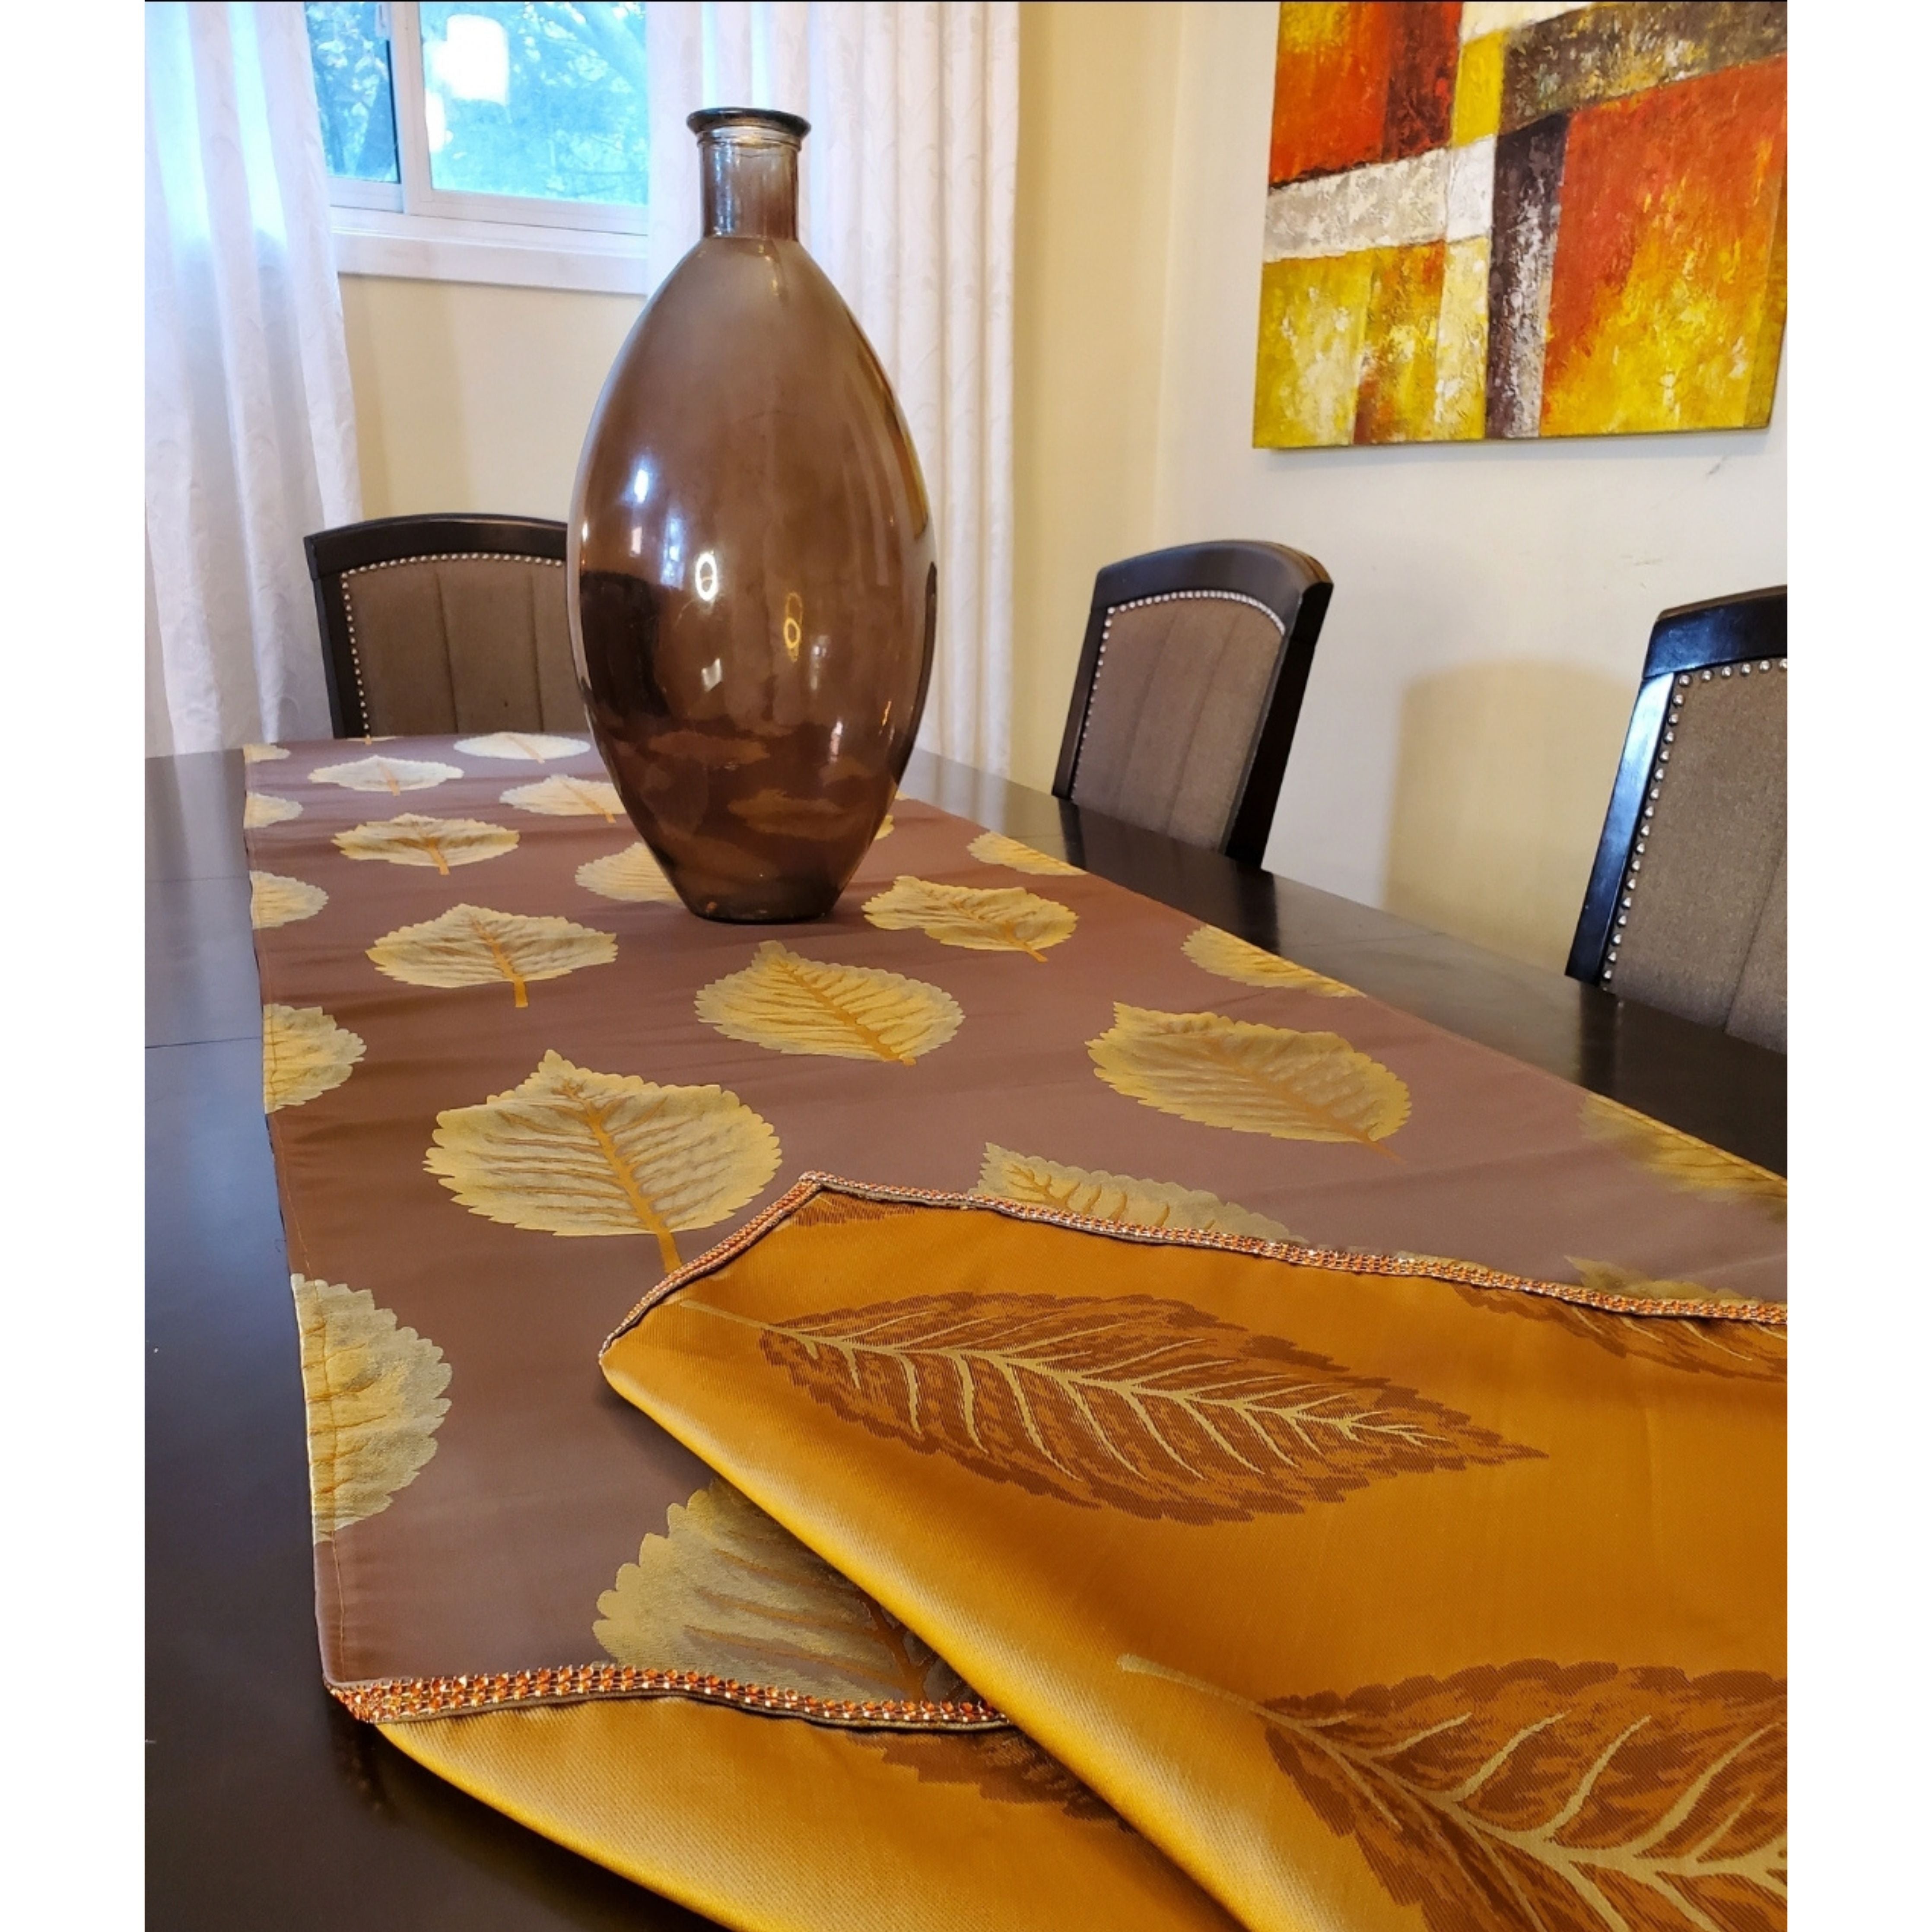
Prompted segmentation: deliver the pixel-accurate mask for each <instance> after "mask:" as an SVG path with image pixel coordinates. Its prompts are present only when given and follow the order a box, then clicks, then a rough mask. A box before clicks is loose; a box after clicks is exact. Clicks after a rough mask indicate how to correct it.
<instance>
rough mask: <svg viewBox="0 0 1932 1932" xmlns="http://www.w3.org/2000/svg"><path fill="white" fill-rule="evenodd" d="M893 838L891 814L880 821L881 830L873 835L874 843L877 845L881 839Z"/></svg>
mask: <svg viewBox="0 0 1932 1932" xmlns="http://www.w3.org/2000/svg"><path fill="white" fill-rule="evenodd" d="M891 836H892V814H891V813H890V812H887V813H886V815H885V817H883V818H882V819H880V820H879V829H878V830H877V831H876V832H874V833H873V834H872V843H873V844H874V845H876V844H877V843H878V842H879V841H880V839H881V838H890V837H891Z"/></svg>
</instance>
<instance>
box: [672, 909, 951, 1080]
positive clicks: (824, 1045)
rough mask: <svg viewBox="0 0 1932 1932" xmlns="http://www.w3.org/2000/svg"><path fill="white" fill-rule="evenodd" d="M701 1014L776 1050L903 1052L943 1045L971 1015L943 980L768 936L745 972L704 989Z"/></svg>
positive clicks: (905, 1056)
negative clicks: (809, 952) (852, 962)
mask: <svg viewBox="0 0 1932 1932" xmlns="http://www.w3.org/2000/svg"><path fill="white" fill-rule="evenodd" d="M697 1016H698V1018H699V1019H701V1020H703V1022H704V1023H705V1024H706V1025H707V1026H713V1027H715V1028H717V1029H718V1031H719V1032H720V1033H721V1034H723V1035H724V1037H725V1038H726V1039H727V1040H744V1041H746V1042H748V1043H749V1044H750V1045H751V1046H767V1047H769V1048H770V1049H772V1052H775V1053H823V1054H829V1055H832V1057H833V1058H836V1059H840V1060H895V1061H898V1062H899V1064H901V1066H905V1067H910V1066H911V1065H912V1064H913V1062H914V1061H916V1060H917V1059H918V1058H919V1055H921V1054H922V1053H930V1052H932V1050H933V1049H934V1048H935V1047H940V1046H944V1045H945V1044H946V1043H947V1041H948V1040H950V1039H951V1038H952V1037H953V1035H954V1034H956V1033H957V1032H958V1031H959V1023H960V1021H961V1020H962V1019H963V1018H964V1017H965V1016H964V1015H962V1013H961V1012H960V1010H959V1001H957V1000H956V999H954V998H953V995H951V994H950V993H949V992H946V991H945V990H944V989H943V988H941V987H938V986H928V985H927V984H926V982H925V981H924V980H908V979H907V978H906V977H904V975H903V974H898V973H886V972H881V971H879V970H878V969H877V968H874V967H870V966H840V965H835V964H833V963H832V962H830V961H828V960H823V959H805V958H803V957H802V956H800V955H799V954H798V953H794V952H793V951H792V950H790V948H789V947H785V946H781V945H780V944H779V943H778V941H776V940H775V939H768V940H766V941H765V943H764V944H763V945H762V946H760V947H759V948H758V950H757V953H755V954H754V955H753V956H752V959H751V965H748V966H747V967H745V968H744V970H743V971H742V972H737V973H731V974H727V975H726V976H725V977H724V978H723V979H721V980H713V981H712V983H711V984H710V985H709V986H706V987H705V988H703V989H702V991H700V993H699V994H698V995H697Z"/></svg>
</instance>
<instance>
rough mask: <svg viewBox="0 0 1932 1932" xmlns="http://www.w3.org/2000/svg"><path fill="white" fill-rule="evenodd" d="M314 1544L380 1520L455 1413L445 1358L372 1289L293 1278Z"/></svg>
mask: <svg viewBox="0 0 1932 1932" xmlns="http://www.w3.org/2000/svg"><path fill="white" fill-rule="evenodd" d="M290 1280H291V1282H292V1283H293V1286H294V1289H295V1297H296V1326H297V1327H298V1328H299V1329H300V1330H301V1331H302V1392H303V1394H305V1397H307V1398H308V1482H309V1495H310V1499H311V1502H312V1504H313V1505H314V1516H315V1540H316V1541H317V1542H318V1543H329V1542H332V1541H334V1539H335V1536H336V1535H337V1533H338V1532H339V1531H341V1530H344V1529H347V1528H348V1527H349V1526H350V1524H351V1523H360V1522H361V1521H362V1520H363V1518H364V1517H371V1516H380V1514H382V1513H383V1511H384V1510H386V1509H387V1508H389V1499H390V1498H391V1497H392V1496H394V1495H395V1493H396V1492H397V1491H398V1490H403V1489H407V1488H408V1487H409V1486H410V1484H412V1483H413V1482H414V1481H416V1477H417V1476H418V1475H419V1473H420V1472H421V1471H422V1467H423V1466H424V1464H425V1463H427V1462H428V1460H429V1459H430V1458H431V1457H432V1456H434V1454H436V1442H435V1440H434V1439H435V1436H436V1432H437V1430H438V1429H440V1427H442V1426H443V1418H444V1417H445V1416H446V1415H448V1414H449V1401H448V1400H447V1399H446V1397H445V1396H444V1394H443V1391H444V1390H445V1389H446V1388H448V1387H449V1364H447V1363H446V1362H445V1361H444V1360H443V1351H442V1350H441V1349H439V1348H438V1347H437V1346H436V1344H435V1343H433V1342H427V1341H425V1340H424V1339H423V1338H422V1336H420V1335H419V1334H417V1333H416V1331H415V1330H414V1329H413V1328H401V1327H399V1326H398V1325H397V1322H396V1318H395V1316H394V1315H392V1314H391V1313H390V1312H389V1310H388V1309H386V1308H380V1307H377V1304H376V1299H375V1298H374V1296H373V1295H370V1294H368V1293H367V1292H365V1291H362V1290H360V1289H351V1288H343V1287H339V1286H337V1285H335V1283H332V1282H326V1281H313V1280H310V1279H309V1277H308V1276H306V1275H294V1276H292V1277H290Z"/></svg>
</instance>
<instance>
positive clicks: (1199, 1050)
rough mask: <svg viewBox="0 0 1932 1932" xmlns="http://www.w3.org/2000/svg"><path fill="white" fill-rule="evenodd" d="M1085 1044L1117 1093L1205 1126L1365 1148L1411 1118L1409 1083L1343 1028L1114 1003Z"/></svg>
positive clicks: (1285, 1138)
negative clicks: (1299, 1028) (1305, 1028)
mask: <svg viewBox="0 0 1932 1932" xmlns="http://www.w3.org/2000/svg"><path fill="white" fill-rule="evenodd" d="M1087 1050H1088V1052H1089V1053H1090V1054H1091V1055H1092V1056H1093V1059H1094V1067H1095V1069H1096V1070H1097V1072H1098V1073H1099V1075H1100V1078H1101V1079H1103V1080H1104V1081H1105V1082H1106V1083H1107V1085H1109V1087H1111V1088H1113V1089H1114V1091H1115V1092H1116V1093H1118V1094H1126V1095H1127V1097H1128V1098H1129V1099H1130V1100H1139V1101H1140V1102H1141V1103H1142V1104H1143V1105H1145V1106H1149V1107H1154V1108H1156V1109H1159V1111H1160V1112H1162V1113H1163V1114H1175V1115H1179V1117H1180V1118H1181V1119H1182V1120H1184V1121H1197V1122H1199V1124H1201V1125H1202V1126H1203V1127H1232V1129H1233V1130H1235V1132H1236V1133H1244V1134H1271V1135H1272V1136H1274V1138H1275V1139H1277V1140H1283V1141H1352V1142H1355V1144H1356V1145H1358V1146H1359V1147H1365V1148H1373V1147H1374V1146H1375V1145H1376V1142H1379V1141H1384V1140H1386V1139H1388V1137H1389V1136H1390V1135H1391V1134H1392V1133H1394V1132H1395V1131H1396V1130H1397V1128H1399V1127H1400V1126H1401V1125H1402V1124H1403V1122H1404V1121H1406V1120H1407V1119H1408V1118H1409V1089H1408V1088H1407V1087H1406V1086H1405V1085H1403V1082H1401V1080H1400V1079H1398V1078H1397V1076H1396V1075H1394V1073H1391V1071H1390V1070H1388V1068H1387V1067H1385V1066H1383V1065H1382V1064H1381V1062H1380V1061H1375V1060H1371V1059H1370V1058H1369V1056H1368V1055H1367V1054H1366V1053H1358V1052H1356V1051H1355V1049H1354V1048H1353V1047H1352V1046H1350V1045H1349V1043H1348V1042H1347V1041H1346V1040H1344V1039H1343V1037H1341V1035H1340V1034H1333V1033H1298V1032H1295V1031H1293V1030H1292V1028H1288V1027H1272V1026H1256V1025H1253V1024H1251V1023H1250V1022H1247V1021H1245V1020H1232V1019H1227V1018H1226V1017H1225V1016H1223V1015H1222V1014H1220V1013H1152V1012H1150V1011H1148V1010H1147V1009H1146V1008H1145V1007H1128V1006H1116V1007H1115V1009H1114V1024H1113V1025H1112V1027H1110V1028H1109V1029H1108V1030H1107V1031H1106V1032H1105V1033H1103V1034H1101V1035H1100V1037H1099V1038H1098V1039H1097V1040H1089V1041H1088V1043H1087ZM1378 1151H1386V1150H1378Z"/></svg>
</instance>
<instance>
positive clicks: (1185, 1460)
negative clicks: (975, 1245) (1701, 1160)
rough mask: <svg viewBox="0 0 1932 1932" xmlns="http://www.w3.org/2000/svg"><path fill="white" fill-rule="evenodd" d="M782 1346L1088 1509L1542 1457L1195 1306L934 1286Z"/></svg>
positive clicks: (1273, 1497)
mask: <svg viewBox="0 0 1932 1932" xmlns="http://www.w3.org/2000/svg"><path fill="white" fill-rule="evenodd" d="M670 1305H671V1306H672V1307H677V1308H682V1309H687V1310H690V1311H691V1313H694V1314H702V1315H706V1316H716V1317H719V1318H721V1319H724V1320H726V1321H730V1322H742V1323H743V1324H744V1325H745V1326H747V1327H749V1328H755V1329H757V1331H759V1334H758V1341H759V1346H760V1349H762V1351H763V1354H764V1355H765V1358H766V1360H767V1361H769V1362H771V1363H772V1364H773V1365H774V1366H775V1367H778V1368H781V1369H782V1370H784V1372H785V1373H786V1374H787V1376H790V1379H791V1380H792V1381H793V1383H795V1384H796V1385H797V1386H798V1387H799V1388H802V1389H803V1390H804V1391H805V1393H806V1394H808V1395H809V1396H811V1398H812V1399H813V1400H814V1401H816V1402H820V1403H824V1404H825V1405H826V1407H828V1408H829V1409H831V1410H832V1411H833V1412H834V1413H835V1414H836V1415H838V1416H840V1417H841V1418H843V1419H844V1420H845V1421H847V1422H856V1423H857V1424H859V1425H860V1427H862V1428H865V1429H866V1430H869V1431H870V1432H871V1433H872V1434H874V1435H875V1436H886V1437H888V1438H889V1439H892V1440H895V1441H897V1442H903V1443H904V1444H905V1445H907V1446H908V1447H909V1448H913V1449H916V1450H917V1451H919V1452H920V1453H921V1454H933V1453H934V1452H935V1451H937V1452H938V1453H941V1454H944V1455H947V1456H950V1457H952V1458H953V1460H954V1461H956V1462H957V1463H962V1464H964V1465H965V1467H966V1468H968V1469H971V1470H972V1471H973V1472H974V1473H975V1474H976V1475H981V1476H985V1477H988V1478H991V1479H992V1481H995V1482H1003V1483H1015V1484H1018V1485H1019V1487H1021V1488H1022V1489H1024V1490H1031V1492H1032V1493H1034V1495H1036V1496H1053V1497H1056V1498H1058V1499H1059V1500H1060V1501H1061V1502H1067V1503H1072V1504H1074V1505H1076V1506H1078V1507H1079V1508H1082V1509H1098V1508H1101V1507H1103V1505H1105V1506H1111V1507H1112V1508H1115V1509H1120V1510H1125V1511H1127V1512H1129V1513H1130V1514H1132V1515H1135V1516H1140V1517H1163V1518H1166V1519H1167V1520H1170V1521H1173V1522H1178V1523H1242V1522H1246V1521H1247V1520H1248V1519H1249V1518H1250V1517H1256V1516H1292V1515H1295V1514H1299V1513H1300V1512H1301V1511H1302V1510H1303V1509H1304V1508H1307V1505H1309V1504H1310V1503H1314V1502H1340V1501H1341V1500H1342V1499H1343V1498H1344V1497H1345V1496H1347V1495H1349V1493H1350V1492H1352V1491H1353V1490H1359V1489H1363V1488H1366V1487H1367V1485H1368V1484H1370V1483H1372V1482H1376V1481H1380V1480H1382V1478H1385V1477H1389V1476H1395V1475H1405V1474H1409V1473H1417V1474H1420V1473H1423V1472H1428V1471H1432V1470H1439V1469H1465V1468H1467V1467H1469V1466H1471V1465H1473V1464H1484V1463H1507V1462H1511V1461H1513V1460H1517V1458H1520V1457H1533V1456H1538V1455H1540V1454H1541V1451H1538V1450H1535V1449H1529V1448H1523V1447H1521V1446H1520V1445H1517V1444H1515V1443H1512V1442H1505V1441H1504V1440H1503V1439H1502V1437H1500V1436H1496V1435H1494V1434H1493V1433H1491V1432H1490V1430H1487V1429H1484V1428H1482V1427H1479V1426H1478V1424H1475V1422H1473V1421H1471V1420H1470V1418H1469V1417H1468V1416H1466V1415H1460V1414H1459V1413H1458V1412H1457V1411H1456V1410H1454V1409H1448V1408H1445V1407H1444V1406H1442V1405H1441V1404H1440V1403H1434V1402H1431V1401H1430V1400H1428V1399H1427V1397H1424V1396H1421V1395H1418V1394H1416V1393H1415V1391H1413V1390H1412V1389H1406V1388H1399V1387H1397V1386H1396V1385H1394V1384H1392V1383H1390V1382H1385V1381H1383V1380H1382V1379H1380V1378H1379V1377H1377V1376H1358V1375H1355V1373H1352V1371H1350V1370H1348V1369H1346V1368H1344V1367H1342V1366H1341V1365H1340V1364H1337V1363H1335V1362H1332V1361H1329V1360H1328V1358H1326V1357H1325V1356H1322V1355H1314V1354H1312V1353H1310V1352H1308V1351H1307V1350H1304V1349H1298V1348H1296V1347H1295V1346H1294V1344H1293V1343H1289V1342H1286V1341H1282V1340H1278V1339H1277V1338H1276V1337H1274V1336H1271V1335H1256V1334H1250V1333H1249V1331H1247V1330H1246V1329H1243V1328H1235V1327H1233V1326H1232V1325H1230V1324H1229V1323H1227V1322H1220V1321H1217V1320H1216V1319H1214V1317H1213V1316H1210V1315H1205V1314H1203V1313H1202V1312H1201V1311H1200V1310H1199V1309H1196V1308H1190V1307H1188V1306H1187V1304H1185V1303H1183V1302H1178V1301H1156V1300H1154V1298H1151V1297H1149V1296H1146V1295H1123V1296H1121V1297H1119V1298H1111V1297H1110V1298H1061V1297H1059V1296H1057V1295H919V1296H916V1297H913V1298H910V1299H909V1300H907V1301H884V1302H877V1303H875V1304H873V1305H872V1306H871V1307H866V1308H836V1309H831V1310H827V1311H826V1312H825V1313H822V1314H812V1315H805V1316H799V1317H797V1318H796V1319H794V1320H793V1321H790V1322H763V1321H760V1320H758V1319H756V1318H754V1317H753V1316H745V1315H739V1314H736V1313H733V1312H732V1311H730V1310H727V1309H721V1308H717V1307H712V1305H710V1304H708V1303H705V1302H703V1301H697V1300H696V1299H694V1298H691V1297H690V1296H686V1297H685V1298H682V1299H680V1300H679V1301H676V1302H674V1303H673V1304H670Z"/></svg>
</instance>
